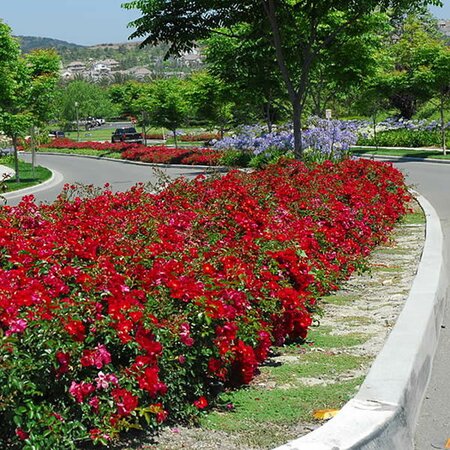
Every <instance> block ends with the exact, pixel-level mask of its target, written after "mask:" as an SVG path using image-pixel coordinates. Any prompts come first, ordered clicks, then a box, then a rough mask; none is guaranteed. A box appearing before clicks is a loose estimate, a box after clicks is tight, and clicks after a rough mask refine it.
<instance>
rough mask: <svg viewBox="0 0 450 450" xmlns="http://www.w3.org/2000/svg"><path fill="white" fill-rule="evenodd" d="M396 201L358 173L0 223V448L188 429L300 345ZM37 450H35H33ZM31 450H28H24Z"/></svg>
mask: <svg viewBox="0 0 450 450" xmlns="http://www.w3.org/2000/svg"><path fill="white" fill-rule="evenodd" d="M408 199H409V195H408V193H407V190H406V187H405V185H404V183H403V178H402V175H401V174H400V172H398V171H397V170H396V169H394V168H393V167H392V166H390V165H387V164H382V163H377V162H373V161H366V160H359V161H350V160H348V161H344V162H342V163H339V164H333V163H330V162H327V163H324V164H322V165H319V166H316V167H315V168H313V169H308V168H307V167H306V166H305V165H303V164H302V163H300V162H295V161H283V162H281V163H279V164H278V165H276V166H271V167H269V168H268V169H266V170H264V171H257V172H254V173H252V174H245V173H241V172H237V171H235V172H231V173H229V174H227V175H225V176H223V177H217V178H215V179H205V178H203V177H199V178H197V179H196V180H194V181H186V180H182V179H181V180H177V181H176V182H174V183H173V184H171V185H170V186H168V187H167V188H166V189H165V190H164V191H162V192H161V193H159V194H157V195H155V194H149V193H146V192H145V191H144V189H143V187H140V186H137V187H136V188H134V189H132V190H130V191H128V192H125V193H117V194H113V193H111V192H109V191H105V192H103V193H102V194H101V195H95V196H94V195H92V196H84V197H80V196H79V194H76V193H75V192H73V190H72V189H71V188H70V187H67V188H66V191H65V192H64V193H63V194H62V195H61V196H60V198H59V199H58V200H57V201H56V202H55V203H54V204H51V205H41V206H37V205H36V204H35V203H34V201H33V199H32V198H31V197H27V198H25V199H24V200H23V201H22V203H21V204H20V205H19V206H17V207H4V208H2V209H1V210H0V223H1V227H0V249H1V250H0V252H1V253H0V258H1V266H0V330H1V334H0V336H1V337H0V364H1V370H0V385H1V386H2V388H1V389H2V391H1V392H2V394H1V402H0V419H1V420H0V443H1V444H3V445H2V447H4V448H6V446H7V445H10V444H11V443H13V444H14V443H15V444H16V445H19V447H20V442H21V440H26V441H27V443H29V445H34V446H35V448H44V447H45V446H47V447H46V448H48V447H49V446H50V445H52V446H54V447H55V448H68V449H69V448H75V444H74V442H81V441H83V440H89V439H92V440H93V441H94V442H102V443H108V441H109V440H111V439H114V438H115V437H116V436H117V435H118V433H119V432H120V431H122V430H127V429H129V428H131V427H135V426H138V425H142V426H146V427H157V426H158V425H159V424H160V423H162V422H168V421H170V422H172V423H173V422H176V421H179V420H186V419H189V418H191V417H192V416H194V415H195V414H196V412H198V411H199V410H203V409H205V408H207V406H208V403H209V402H211V401H212V400H213V399H214V395H215V393H217V390H218V388H220V386H221V385H233V386H237V385H240V384H243V383H248V382H249V381H250V380H251V379H252V378H253V376H254V375H255V372H256V369H257V366H258V364H259V363H261V362H262V361H264V360H265V359H266V357H267V353H268V350H269V347H270V346H271V345H280V344H282V343H283V342H285V340H286V339H303V338H305V337H306V335H307V332H308V328H309V327H310V325H311V322H312V315H313V313H314V310H315V308H316V302H317V300H318V299H319V298H320V297H321V296H323V295H325V294H326V293H328V292H330V291H332V290H334V289H336V287H337V285H338V284H339V283H340V282H342V281H343V280H344V279H346V278H347V277H348V276H349V275H350V274H351V273H352V272H353V271H354V270H355V268H356V267H358V265H359V264H361V262H362V259H363V258H364V257H366V256H367V255H368V254H369V252H370V250H371V249H372V248H373V247H374V246H375V245H377V244H378V243H380V242H381V241H383V240H384V239H385V237H386V236H387V233H388V231H389V230H390V229H391V228H392V226H393V225H394V223H395V222H396V221H397V220H398V219H399V217H400V216H401V215H402V214H403V213H404V212H405V202H406V201H407V200H408ZM43 446H44V447H43ZM30 448H31V447H30Z"/></svg>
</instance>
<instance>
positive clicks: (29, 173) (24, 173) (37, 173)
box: [0, 156, 52, 193]
mask: <svg viewBox="0 0 450 450" xmlns="http://www.w3.org/2000/svg"><path fill="white" fill-rule="evenodd" d="M0 164H1V165H3V166H6V167H9V168H11V169H14V160H13V158H12V157H10V156H6V157H4V158H0ZM51 176H52V172H51V171H50V170H49V169H46V168H45V167H42V166H36V167H35V168H34V171H33V166H32V164H31V163H27V162H25V161H20V160H19V177H20V181H19V182H17V181H16V179H15V177H14V176H13V177H12V178H10V179H9V180H6V181H5V183H4V184H5V186H6V189H7V190H6V191H5V192H4V193H8V192H12V191H17V190H18V189H25V188H28V187H32V186H36V185H38V184H41V183H43V182H44V181H47V180H49V179H50V178H51Z"/></svg>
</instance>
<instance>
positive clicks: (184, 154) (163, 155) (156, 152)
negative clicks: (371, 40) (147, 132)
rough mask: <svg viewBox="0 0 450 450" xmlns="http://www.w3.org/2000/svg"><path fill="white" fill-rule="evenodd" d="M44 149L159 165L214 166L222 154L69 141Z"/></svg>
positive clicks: (158, 147) (196, 150)
mask: <svg viewBox="0 0 450 450" xmlns="http://www.w3.org/2000/svg"><path fill="white" fill-rule="evenodd" d="M45 147H46V148H73V149H77V148H78V149H81V148H89V149H92V150H99V151H116V152H122V155H121V156H122V158H123V159H127V160H130V161H142V162H148V163H155V164H156V163H159V164H192V165H208V166H214V165H218V164H219V162H220V161H219V160H220V158H221V157H222V155H223V152H221V151H219V150H212V149H208V148H188V149H185V148H172V147H166V146H164V145H156V146H151V147H146V146H145V145H142V144H134V143H133V144H127V143H122V142H116V143H114V144H113V143H109V142H75V141H72V140H70V139H54V140H53V141H52V142H50V143H49V144H45Z"/></svg>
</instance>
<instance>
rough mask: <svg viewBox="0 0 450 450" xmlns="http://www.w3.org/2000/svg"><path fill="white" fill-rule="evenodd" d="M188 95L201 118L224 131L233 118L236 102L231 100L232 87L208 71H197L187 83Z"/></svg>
mask: <svg viewBox="0 0 450 450" xmlns="http://www.w3.org/2000/svg"><path fill="white" fill-rule="evenodd" d="M187 97H188V100H189V103H190V105H191V106H192V108H193V112H194V114H195V115H196V116H197V118H198V119H199V120H204V121H206V122H208V124H209V125H210V126H217V127H219V130H220V134H221V136H222V137H223V134H224V131H225V129H226V128H227V126H228V125H229V124H230V123H231V121H232V120H233V109H234V106H235V104H234V102H233V101H232V100H230V99H231V98H232V95H230V88H229V87H228V86H226V85H225V83H223V82H222V81H221V80H219V79H217V78H215V77H213V76H211V75H210V74H209V73H207V72H197V73H195V74H194V75H192V76H191V77H190V78H189V80H188V83H187Z"/></svg>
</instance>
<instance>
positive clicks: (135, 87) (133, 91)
mask: <svg viewBox="0 0 450 450" xmlns="http://www.w3.org/2000/svg"><path fill="white" fill-rule="evenodd" d="M144 90H145V84H143V83H139V82H138V81H132V80H130V81H127V82H126V83H123V84H114V85H112V86H111V87H110V88H109V89H108V96H109V99H110V100H111V102H112V103H113V104H114V105H115V106H116V108H118V110H119V113H120V115H121V116H130V115H132V114H134V111H133V107H132V105H133V103H134V102H135V101H136V100H138V99H139V98H140V97H141V96H142V95H143V92H144Z"/></svg>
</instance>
